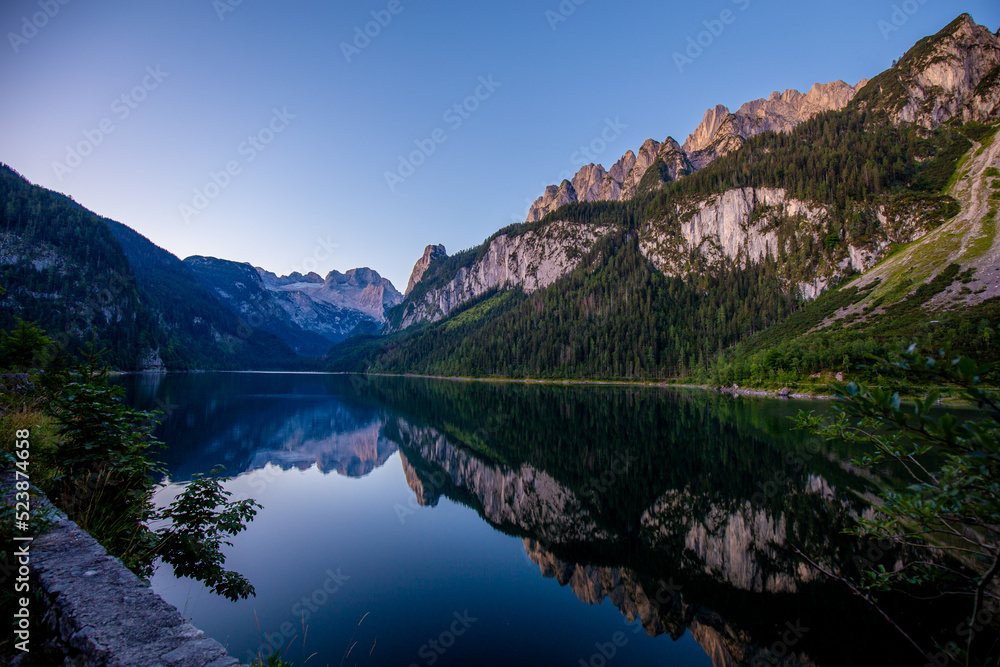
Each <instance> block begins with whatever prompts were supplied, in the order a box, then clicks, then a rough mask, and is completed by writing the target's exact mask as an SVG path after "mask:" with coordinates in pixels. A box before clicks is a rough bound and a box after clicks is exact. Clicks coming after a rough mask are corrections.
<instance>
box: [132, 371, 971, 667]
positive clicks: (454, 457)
mask: <svg viewBox="0 0 1000 667" xmlns="http://www.w3.org/2000/svg"><path fill="white" fill-rule="evenodd" d="M127 382H128V383H129V388H130V393H131V397H132V398H131V400H132V401H133V402H134V403H136V404H138V405H140V406H141V407H144V408H147V409H151V408H154V407H158V408H159V409H161V410H166V411H168V413H169V418H168V419H167V420H166V421H165V423H164V424H163V425H162V426H161V429H160V432H159V435H160V437H161V438H163V439H164V440H165V441H168V442H170V443H174V444H172V446H171V448H170V449H169V450H168V452H167V454H168V461H167V463H168V465H169V469H170V474H171V477H172V478H173V479H175V480H183V479H186V478H189V477H190V475H191V474H192V473H195V472H204V471H206V470H207V469H210V468H211V467H213V466H214V465H216V464H219V463H221V464H224V465H225V466H226V467H227V473H228V474H237V473H241V472H248V471H251V470H255V469H258V468H261V467H263V466H265V465H267V464H274V465H277V466H280V467H282V468H284V469H289V468H292V467H295V468H300V469H304V468H308V467H311V466H317V467H319V469H321V470H323V471H325V472H334V471H335V472H337V473H339V474H341V475H347V476H361V475H365V474H367V473H369V472H371V471H372V470H374V469H375V468H377V467H379V466H381V465H384V464H385V463H386V462H387V461H389V460H390V459H391V458H392V455H393V454H394V453H396V452H397V450H398V452H399V459H400V461H401V463H402V467H403V471H404V473H405V480H406V483H407V485H408V486H409V487H410V489H411V490H412V493H413V495H414V499H415V502H417V503H419V504H421V505H424V506H434V505H436V504H437V503H438V501H439V499H440V498H441V497H447V498H449V499H451V500H453V501H456V502H458V503H461V504H464V505H466V506H468V507H470V508H472V509H474V510H475V511H476V512H478V514H479V515H480V516H481V517H482V519H483V520H484V521H486V522H488V523H489V524H490V525H492V526H494V527H495V528H497V529H499V530H501V531H503V532H504V533H507V534H509V535H512V536H516V537H519V538H521V539H522V541H523V546H524V551H525V555H526V558H527V559H528V560H530V562H531V563H532V564H533V567H537V568H538V570H539V572H540V574H541V575H542V576H543V577H546V578H551V579H554V580H556V581H557V582H558V583H559V585H560V586H565V587H568V588H569V589H571V590H572V591H573V593H574V594H575V595H576V597H577V598H579V599H580V601H581V602H583V603H586V604H590V605H596V604H602V603H603V602H604V601H605V600H607V601H608V602H609V603H610V604H612V605H614V606H615V607H616V608H617V609H618V610H619V611H620V612H621V614H622V616H623V617H624V618H625V619H627V620H628V621H629V622H633V621H635V622H637V623H640V624H641V627H642V628H643V629H645V631H646V633H648V634H649V635H650V636H654V637H657V636H661V635H669V636H670V637H672V638H674V639H677V638H679V637H681V636H682V635H684V634H685V633H686V632H689V633H690V634H691V636H692V637H693V638H694V639H695V640H696V641H697V642H698V643H699V644H700V645H701V647H702V648H703V649H704V651H705V653H706V654H707V655H708V656H709V657H710V658H711V660H712V662H713V664H714V665H716V667H720V666H723V665H726V666H729V665H756V664H780V665H813V664H816V665H840V664H879V663H881V664H885V663H887V662H888V663H890V664H906V663H908V662H910V661H909V660H908V659H906V658H901V656H906V655H908V654H906V653H905V651H906V649H905V648H903V647H902V645H901V644H900V642H899V640H898V638H897V637H896V636H895V635H894V634H893V633H892V631H891V630H890V629H889V628H888V627H887V626H886V625H885V624H884V623H883V622H882V621H881V620H879V619H878V618H877V617H876V616H875V614H874V613H873V612H872V611H871V610H870V609H868V608H867V607H865V606H864V605H863V604H862V603H860V602H859V601H857V600H856V599H855V598H852V597H851V595H850V594H849V593H848V592H846V591H845V590H844V589H843V588H841V587H839V586H838V585H836V584H831V583H829V582H827V581H825V580H824V579H823V578H822V577H821V576H820V575H818V574H817V573H816V572H815V571H814V570H812V569H810V568H809V567H807V566H806V565H804V564H803V562H802V561H801V560H800V559H799V558H798V557H797V556H795V555H794V553H793V552H792V550H791V546H792V545H794V546H797V547H799V548H801V549H802V550H804V551H805V552H807V553H809V554H810V555H811V556H812V558H814V559H815V560H816V561H817V562H819V563H820V564H821V565H823V566H824V567H825V568H827V569H829V570H832V571H838V572H844V573H846V574H848V575H852V576H853V575H856V573H857V566H856V565H855V563H854V557H855V555H856V554H857V553H859V552H861V551H862V550H863V548H864V545H859V544H858V543H857V542H856V541H855V539H854V538H851V537H849V536H845V535H844V534H843V530H844V529H845V528H846V527H848V526H850V525H852V523H853V520H854V517H856V516H857V515H859V514H862V513H865V512H869V511H870V509H869V506H868V500H869V499H870V498H872V497H874V494H875V493H876V488H875V487H874V486H873V482H872V481H870V480H867V479H865V478H863V477H860V476H858V475H856V474H854V472H853V470H852V467H851V466H850V465H849V463H847V462H848V461H849V460H850V458H851V456H852V452H848V451H837V450H834V449H831V448H830V446H829V445H827V444H822V443H819V442H817V441H813V440H809V439H807V438H805V437H804V436H803V435H802V434H801V433H798V432H794V431H792V430H791V429H790V423H789V421H788V417H789V416H791V415H793V414H795V412H797V410H798V409H799V408H800V407H806V408H807V409H816V407H817V406H816V404H814V403H813V404H796V403H795V402H791V401H789V402H780V401H759V400H745V399H739V398H732V397H723V396H718V395H714V394H709V393H705V392H672V391H667V390H658V389H649V388H622V387H551V386H548V387H542V386H526V385H508V384H505V385H494V384H485V383H458V382H447V381H430V380H416V379H403V378H360V377H350V376H284V375H236V374H233V375H213V376H212V377H211V379H210V381H209V380H208V379H206V377H204V376H169V377H167V378H166V379H163V380H155V379H149V378H131V379H129V380H128V381H127ZM177 443H183V444H182V445H178V444H177ZM888 557H889V558H890V559H891V558H892V557H893V555H892V554H889V555H888ZM883 603H884V604H885V605H886V606H887V607H888V608H889V609H890V610H893V611H894V613H899V614H903V615H908V616H909V617H910V618H912V619H918V620H917V621H915V622H916V623H924V624H925V625H926V626H927V627H929V628H930V629H932V630H936V629H938V628H941V627H946V626H947V625H948V624H949V623H950V624H951V625H952V626H953V625H954V623H951V621H948V620H947V618H946V615H945V612H943V611H941V609H940V608H936V609H935V608H932V607H929V606H926V605H924V606H921V604H920V603H914V602H906V603H903V602H900V601H896V600H893V599H892V598H890V597H886V598H885V599H884V600H883Z"/></svg>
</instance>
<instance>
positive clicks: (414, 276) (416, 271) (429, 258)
mask: <svg viewBox="0 0 1000 667" xmlns="http://www.w3.org/2000/svg"><path fill="white" fill-rule="evenodd" d="M447 256H448V252H447V251H446V250H445V247H444V246H443V245H429V246H427V247H426V248H424V254H423V256H422V257H421V258H420V259H418V260H417V263H416V264H414V265H413V272H412V273H411V274H410V280H409V282H408V283H407V284H406V291H405V292H403V295H404V296H409V295H410V292H412V291H413V288H414V287H416V285H417V283H419V282H420V279H421V278H423V277H424V273H426V272H427V269H428V267H430V265H431V263H432V262H433V261H434V260H436V259H440V258H442V257H447Z"/></svg>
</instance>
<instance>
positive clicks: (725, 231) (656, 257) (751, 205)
mask: <svg viewBox="0 0 1000 667" xmlns="http://www.w3.org/2000/svg"><path fill="white" fill-rule="evenodd" d="M886 213H887V212H886V211H885V210H884V209H882V208H878V209H877V210H875V211H873V214H874V215H875V216H876V217H877V218H878V220H879V223H880V228H881V229H882V230H883V231H882V234H881V236H880V237H878V238H876V239H875V240H873V241H868V242H866V243H863V244H862V243H856V242H854V241H853V240H852V239H846V240H847V243H845V244H843V246H842V248H841V250H840V255H837V256H836V257H835V261H834V262H833V263H826V264H823V263H819V260H818V259H817V260H816V261H817V263H816V265H815V266H814V267H812V268H811V270H810V271H809V275H808V277H807V278H801V279H799V281H798V282H797V283H796V286H797V287H798V289H799V291H800V292H801V293H802V295H803V296H804V297H805V298H808V299H812V298H815V297H817V296H819V294H820V292H822V291H823V290H824V289H825V288H826V287H827V286H828V285H829V284H830V282H831V280H833V279H834V278H836V277H838V276H840V275H843V274H844V273H845V272H847V271H848V270H850V269H853V270H855V271H862V272H863V271H867V270H868V269H870V268H871V267H873V266H874V265H875V264H876V263H877V262H878V261H879V259H880V258H881V256H882V254H883V253H884V251H885V250H886V249H887V248H888V247H889V245H890V244H891V243H909V242H910V241H913V240H914V239H916V238H918V237H919V236H921V235H922V234H923V233H924V232H926V231H927V230H926V228H925V227H924V225H923V222H922V217H921V215H920V211H905V212H902V213H901V215H902V217H901V218H900V219H896V218H893V219H891V220H890V219H889V218H887V216H886ZM830 216H831V212H830V211H829V210H828V209H827V208H826V207H824V206H821V205H817V204H809V203H807V202H803V201H800V200H797V199H795V198H793V197H790V196H789V195H788V194H787V193H786V192H785V191H784V190H782V189H780V188H735V189H732V190H728V191H726V192H724V193H723V194H721V195H714V196H711V197H708V198H702V199H697V200H694V201H690V202H688V203H687V204H685V205H683V206H682V207H681V208H678V210H677V220H678V222H679V224H678V225H677V227H676V228H675V227H674V226H673V225H674V223H670V222H668V221H653V222H651V223H650V224H648V225H647V226H646V227H645V228H644V229H643V230H642V231H641V232H640V236H639V247H640V248H641V250H642V252H643V254H645V255H646V256H647V257H648V258H649V259H650V261H652V262H653V264H654V265H656V267H657V268H658V269H660V270H661V271H663V272H664V273H666V274H667V275H683V274H685V273H687V272H689V271H691V270H694V269H696V268H697V267H696V263H697V262H703V263H704V264H706V265H712V264H716V263H718V262H722V261H724V260H733V261H737V262H741V263H744V264H745V263H748V262H757V261H760V260H762V259H764V258H766V257H772V258H777V257H778V256H779V255H780V254H781V252H782V251H784V252H791V249H792V244H793V243H796V244H807V243H813V244H819V243H821V242H822V240H823V238H824V237H825V234H826V230H827V228H828V225H829V221H830ZM784 221H792V222H793V223H794V228H795V233H794V235H792V236H789V237H787V238H785V240H784V246H782V241H781V240H780V239H781V237H780V235H779V232H778V227H779V225H781V224H782V223H783V222H784ZM793 237H794V238H793Z"/></svg>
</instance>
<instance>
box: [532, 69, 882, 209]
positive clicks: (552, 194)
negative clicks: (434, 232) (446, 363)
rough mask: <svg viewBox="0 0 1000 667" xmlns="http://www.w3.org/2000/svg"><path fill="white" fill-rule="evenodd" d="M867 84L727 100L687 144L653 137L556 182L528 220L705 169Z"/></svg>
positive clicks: (837, 105)
mask: <svg viewBox="0 0 1000 667" xmlns="http://www.w3.org/2000/svg"><path fill="white" fill-rule="evenodd" d="M866 83H867V80H863V81H861V82H859V83H858V84H857V85H855V86H851V85H849V84H847V83H844V82H843V81H833V82H831V83H817V84H815V85H814V86H813V87H812V88H811V89H810V90H809V92H807V93H800V92H799V91H797V90H786V91H785V92H783V93H781V92H777V91H775V92H773V93H771V95H770V96H769V97H766V98H762V99H759V100H753V101H750V102H747V103H746V104H744V105H743V106H741V107H740V108H739V109H737V110H736V112H734V113H730V111H729V109H728V108H727V107H725V106H723V105H721V104H719V105H716V106H715V107H713V108H711V109H709V110H708V111H706V112H705V117H704V118H703V119H702V121H701V124H699V125H698V127H697V128H695V130H694V131H693V132H692V133H691V135H690V136H689V137H688V138H687V140H686V141H685V142H684V144H683V145H681V144H678V142H677V141H675V140H674V139H673V138H671V137H667V138H666V139H665V140H664V141H663V142H662V143H661V142H659V141H656V140H654V139H647V140H646V141H645V142H644V143H643V145H642V146H641V147H640V148H639V153H638V155H637V154H635V153H633V152H632V151H628V152H627V153H625V155H623V156H622V157H621V159H619V160H618V162H616V163H615V164H614V165H613V166H612V167H611V169H609V170H605V169H604V167H603V166H602V165H599V164H588V165H585V166H583V167H582V168H581V169H580V170H579V171H578V172H577V173H576V175H575V176H574V177H573V178H572V179H571V180H566V181H563V182H562V183H561V184H559V185H550V186H548V187H547V188H545V192H543V193H542V195H541V196H540V197H539V198H538V199H536V200H535V202H534V203H533V204H532V205H531V208H530V209H529V210H528V216H527V218H526V220H525V221H526V222H536V221H538V220H541V219H542V218H544V217H545V216H546V215H548V214H549V213H552V212H553V211H555V210H557V209H559V208H560V207H562V206H565V205H566V204H571V203H574V202H592V201H624V200H627V199H632V198H633V197H635V196H636V195H637V194H639V193H640V191H641V190H640V187H639V186H640V183H643V181H644V179H646V183H647V184H648V187H658V186H659V185H662V184H663V182H665V181H666V180H677V179H678V178H682V177H683V176H686V175H687V174H690V173H693V172H695V171H697V170H699V169H703V168H705V167H706V166H708V165H709V164H711V163H712V162H713V161H714V160H715V159H717V158H719V157H721V156H723V155H726V154H728V153H731V152H733V151H734V150H736V149H738V148H740V147H741V146H742V145H743V144H744V143H745V142H746V140H747V139H749V138H750V137H754V136H757V135H758V134H762V133H764V132H790V131H792V130H793V129H794V128H795V127H796V126H797V125H799V124H800V123H802V122H804V121H806V120H809V119H810V118H812V117H813V116H815V115H816V114H818V113H822V112H824V111H831V110H836V109H843V108H844V107H845V106H847V104H848V103H849V102H850V101H851V100H852V99H854V96H855V95H856V94H857V92H858V91H859V90H861V88H862V87H864V85H865V84H866ZM654 165H655V166H657V167H658V168H659V166H660V165H662V169H663V173H664V174H666V175H667V178H666V179H664V178H662V177H661V176H660V175H658V174H657V175H656V178H647V173H648V172H649V170H650V169H651V168H653V167H654Z"/></svg>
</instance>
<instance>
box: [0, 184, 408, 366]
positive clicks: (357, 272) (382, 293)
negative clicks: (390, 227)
mask: <svg viewBox="0 0 1000 667" xmlns="http://www.w3.org/2000/svg"><path fill="white" fill-rule="evenodd" d="M0 202H3V206H2V207H0V216H2V222H3V230H4V231H3V234H2V236H0V285H2V286H3V288H4V290H5V293H4V295H3V297H2V300H0V327H2V328H5V329H9V328H10V327H12V326H13V324H14V322H15V321H16V320H17V319H18V318H20V319H24V320H28V321H33V322H35V323H37V324H39V325H40V326H41V327H42V328H43V329H44V330H45V331H46V333H47V334H48V335H49V336H50V337H52V338H53V339H55V340H56V341H57V342H59V343H60V344H61V345H62V346H63V347H65V348H67V349H68V350H69V351H70V352H71V353H72V352H76V351H78V350H81V349H84V348H86V347H87V346H88V344H89V342H90V340H91V338H92V337H93V336H94V335H96V336H97V339H98V341H99V342H100V346H101V347H103V348H104V349H105V352H106V357H105V358H106V360H107V361H108V362H109V363H111V364H112V365H113V366H114V367H116V368H121V369H129V370H132V369H146V370H155V369H175V370H182V369H316V368H318V366H317V363H318V362H317V361H315V359H317V358H320V357H322V356H323V355H325V354H326V353H327V351H328V350H329V348H330V346H331V345H332V344H334V343H336V342H339V341H342V340H344V339H345V338H347V337H348V336H349V335H351V334H352V333H362V332H363V333H370V332H373V331H378V330H379V329H380V328H381V327H382V325H383V324H384V322H385V312H386V310H387V309H388V308H390V307H392V306H394V305H396V304H398V303H399V302H400V301H401V300H402V298H403V297H402V295H401V294H400V293H399V292H398V291H397V290H396V289H395V287H393V285H392V283H391V282H389V281H388V280H386V279H385V278H382V277H381V276H380V275H379V274H378V273H376V272H375V271H372V270H371V269H368V268H360V269H352V270H350V271H348V272H347V273H346V274H341V273H338V272H336V271H333V272H331V273H330V274H329V275H328V276H327V277H326V278H325V279H324V278H322V277H320V276H319V275H317V274H315V273H310V274H309V275H306V276H302V275H300V274H297V273H293V274H292V275H290V276H277V275H275V274H273V273H270V272H268V271H265V270H264V269H260V268H255V267H253V266H251V265H249V264H245V263H239V262H232V261H228V260H222V259H215V258H211V257H189V258H187V259H185V260H183V261H182V260H180V259H179V258H177V257H176V256H174V255H172V254H171V253H169V252H167V251H166V250H163V249H162V248H159V247H158V246H156V245H155V244H153V243H152V242H150V241H149V240H148V239H147V238H145V237H144V236H142V235H141V234H139V233H137V232H135V231H134V230H132V229H130V228H129V227H127V226H125V225H123V224H120V223H118V222H115V221H113V220H108V219H106V218H102V217H100V216H98V215H97V214H95V213H93V212H91V211H88V210H87V209H85V208H84V207H82V206H80V205H79V204H77V203H76V202H74V201H73V200H72V199H70V198H69V197H65V196H63V195H61V194H58V193H55V192H52V191H50V190H47V189H45V188H42V187H39V186H35V185H32V184H30V183H29V182H28V181H27V180H26V179H24V178H23V177H22V176H21V175H20V174H18V173H17V172H16V171H14V170H13V169H11V168H10V167H8V166H6V165H0ZM310 357H311V358H312V359H310Z"/></svg>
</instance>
